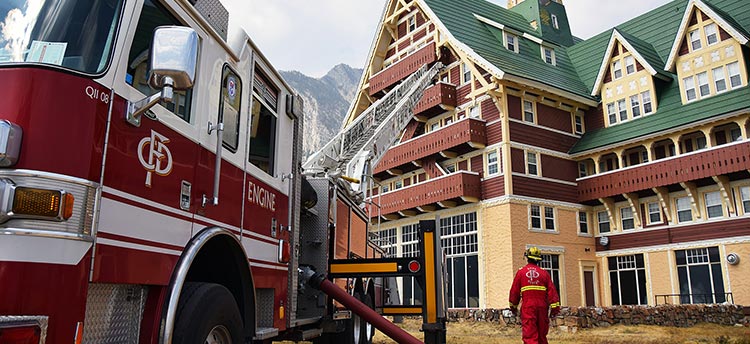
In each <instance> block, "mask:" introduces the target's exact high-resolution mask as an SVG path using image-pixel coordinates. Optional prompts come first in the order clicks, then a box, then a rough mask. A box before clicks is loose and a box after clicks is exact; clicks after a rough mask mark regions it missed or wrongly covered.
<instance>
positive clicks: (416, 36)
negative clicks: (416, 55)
mask: <svg viewBox="0 0 750 344" xmlns="http://www.w3.org/2000/svg"><path fill="white" fill-rule="evenodd" d="M424 36H427V30H426V29H422V30H419V31H417V33H415V34H414V36H413V37H412V38H411V40H412V41H417V40H419V39H420V38H422V37H424Z"/></svg>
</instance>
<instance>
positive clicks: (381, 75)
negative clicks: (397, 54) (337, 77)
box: [370, 42, 437, 96]
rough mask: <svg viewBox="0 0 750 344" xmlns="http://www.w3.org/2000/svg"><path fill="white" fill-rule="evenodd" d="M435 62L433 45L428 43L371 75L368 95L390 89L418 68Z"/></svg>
mask: <svg viewBox="0 0 750 344" xmlns="http://www.w3.org/2000/svg"><path fill="white" fill-rule="evenodd" d="M435 61H437V54H436V53H435V43H434V42H433V43H430V44H428V45H427V46H425V47H423V48H422V49H419V50H417V51H415V52H414V53H412V54H411V55H408V56H406V57H404V58H403V59H401V60H400V61H398V62H396V63H395V64H393V65H391V66H389V67H388V68H386V69H384V70H381V71H380V72H378V74H375V75H373V76H372V77H371V78H370V95H371V96H372V95H375V94H376V93H378V92H380V91H382V90H384V89H386V88H388V87H390V86H391V85H393V84H395V83H397V82H399V81H401V80H403V79H405V78H406V77H408V76H409V75H411V74H412V73H414V72H416V71H417V70H418V69H419V67H422V66H423V65H425V64H431V63H433V62H435Z"/></svg>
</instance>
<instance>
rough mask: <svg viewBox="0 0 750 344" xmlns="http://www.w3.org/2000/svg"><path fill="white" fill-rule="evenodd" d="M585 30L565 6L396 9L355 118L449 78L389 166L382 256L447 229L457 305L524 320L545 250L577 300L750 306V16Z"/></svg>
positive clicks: (380, 217)
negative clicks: (527, 282) (520, 310)
mask: <svg viewBox="0 0 750 344" xmlns="http://www.w3.org/2000/svg"><path fill="white" fill-rule="evenodd" d="M571 24H572V25H575V24H576V23H569V22H568V17H567V15H566V12H565V8H564V6H563V4H562V1H561V0H552V1H551V0H526V1H523V0H511V1H508V9H506V8H503V7H501V6H498V5H495V4H493V3H490V2H487V1H485V0H462V1H454V0H390V1H388V3H387V5H386V8H385V10H384V14H383V16H382V18H381V22H380V26H379V29H378V31H377V34H376V37H375V39H374V41H373V45H372V48H371V51H370V55H369V58H368V64H367V66H366V67H365V73H364V76H363V78H362V81H361V83H360V86H359V90H358V93H357V95H356V97H355V99H354V102H353V104H352V107H351V109H350V113H349V116H348V119H347V120H348V121H352V120H353V119H354V118H356V117H357V115H358V114H359V113H361V112H362V111H363V110H364V109H366V108H367V107H368V106H369V105H370V104H372V103H373V102H374V101H376V100H377V99H378V98H379V97H382V95H383V94H384V93H385V92H387V91H388V90H389V89H391V88H393V87H394V86H395V85H396V84H398V82H400V81H401V80H403V79H404V78H405V77H407V76H409V75H410V74H411V73H413V72H414V71H415V70H416V69H417V68H419V67H420V66H422V65H423V64H432V63H436V62H438V61H439V62H441V63H443V64H444V65H445V69H444V71H443V72H442V74H441V75H440V77H439V80H436V82H435V84H434V86H432V87H430V88H429V89H427V90H426V91H425V93H424V96H423V98H422V100H421V101H420V102H419V103H418V104H417V106H416V108H415V109H414V118H413V120H412V121H411V123H410V124H409V126H408V127H407V129H406V130H405V131H404V132H403V136H402V137H401V138H400V143H399V144H398V145H396V146H394V147H392V148H390V150H389V151H388V152H387V153H386V155H385V157H384V158H383V159H382V161H381V162H380V163H379V165H378V166H376V167H375V169H374V171H373V174H374V177H375V178H376V180H377V181H378V183H379V184H378V185H377V186H376V187H375V189H374V190H373V193H374V194H375V195H374V196H373V198H372V200H373V203H375V204H379V208H376V209H375V210H374V212H373V217H372V222H373V224H374V225H373V228H374V231H376V232H377V234H379V236H380V238H381V240H382V242H381V243H383V244H384V246H385V247H386V248H388V249H389V251H390V252H391V253H393V254H396V255H410V254H414V251H415V249H416V240H417V235H416V233H417V223H418V221H419V220H422V219H434V218H436V217H438V218H439V225H440V228H441V235H442V243H443V247H444V249H445V253H446V258H447V263H448V272H449V275H450V281H449V282H448V292H449V306H450V307H453V308H474V307H476V308H485V307H486V308H490V307H494V308H501V307H507V306H506V305H507V299H508V291H509V288H510V284H511V281H512V278H513V276H514V273H515V271H516V270H517V269H518V268H519V267H521V266H522V265H523V264H524V258H523V252H524V250H525V249H526V248H527V247H529V246H538V247H539V248H541V249H542V251H543V252H544V253H545V256H544V260H543V261H542V263H541V265H542V266H543V267H544V268H545V269H547V270H549V271H550V272H551V274H552V277H553V279H554V281H555V284H556V285H557V286H559V288H558V289H559V291H560V295H561V299H562V303H563V305H569V306H578V305H597V306H607V305H617V304H655V303H665V302H668V303H714V302H717V303H718V302H724V301H733V302H734V303H739V304H750V172H749V170H750V141H749V140H748V137H749V136H748V135H749V133H748V126H749V124H748V122H749V119H750V88H748V87H747V86H748V61H749V60H750V49H748V38H750V34H749V33H748V31H750V6H747V4H746V1H745V0H675V1H672V2H670V3H668V4H666V5H664V6H661V7H659V8H657V9H654V10H652V11H650V12H648V13H645V14H643V15H641V16H639V17H637V18H633V19H632V20H629V21H627V22H625V23H622V24H620V25H617V26H616V27H615V28H613V29H610V30H607V31H605V32H602V33H600V34H598V35H596V36H594V37H592V38H590V39H587V40H581V39H579V38H577V37H574V36H572V35H571V33H570V25H571ZM402 287H403V288H402V292H403V295H402V297H403V298H404V301H405V302H407V303H408V302H413V301H414V299H415V298H418V296H416V295H417V294H418V293H416V292H415V286H414V283H412V281H408V280H406V281H403V285H402Z"/></svg>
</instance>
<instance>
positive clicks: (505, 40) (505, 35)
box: [503, 31, 520, 54]
mask: <svg viewBox="0 0 750 344" xmlns="http://www.w3.org/2000/svg"><path fill="white" fill-rule="evenodd" d="M508 37H513V38H514V39H513V42H514V43H513V49H509V48H508ZM519 37H520V36H519V35H516V34H513V33H510V32H508V31H503V47H505V49H508V50H510V51H512V52H514V53H516V54H518V51H519V49H518V43H519Z"/></svg>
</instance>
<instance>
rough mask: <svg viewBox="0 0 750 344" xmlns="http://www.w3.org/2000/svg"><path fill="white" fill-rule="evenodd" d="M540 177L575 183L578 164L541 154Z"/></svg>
mask: <svg viewBox="0 0 750 344" xmlns="http://www.w3.org/2000/svg"><path fill="white" fill-rule="evenodd" d="M541 160H542V176H543V177H547V178H552V179H558V180H564V181H568V182H575V181H576V178H577V177H578V169H577V166H578V164H577V163H576V162H575V161H573V160H565V159H561V158H558V157H554V156H550V155H544V154H541Z"/></svg>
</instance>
